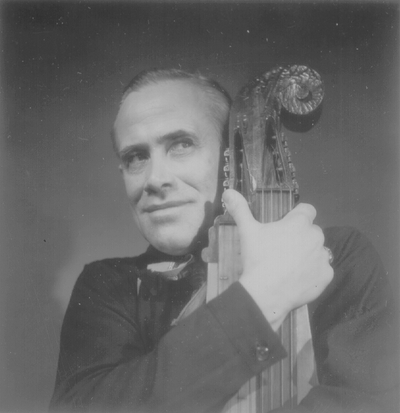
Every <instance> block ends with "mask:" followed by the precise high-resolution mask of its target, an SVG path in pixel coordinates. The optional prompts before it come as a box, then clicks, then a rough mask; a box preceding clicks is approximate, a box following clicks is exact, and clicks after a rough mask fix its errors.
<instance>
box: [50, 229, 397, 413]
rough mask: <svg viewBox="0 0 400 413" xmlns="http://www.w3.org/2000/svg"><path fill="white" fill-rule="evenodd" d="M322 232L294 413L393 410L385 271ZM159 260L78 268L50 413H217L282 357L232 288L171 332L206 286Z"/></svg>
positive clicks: (337, 233) (255, 312)
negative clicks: (322, 268) (303, 391)
mask: <svg viewBox="0 0 400 413" xmlns="http://www.w3.org/2000/svg"><path fill="white" fill-rule="evenodd" d="M325 237H326V242H325V244H326V245H327V246H328V247H329V248H330V249H331V250H332V251H333V254H334V257H335V259H334V263H333V265H334V270H335V275H334V279H333V281H332V282H331V284H330V285H329V286H328V288H327V289H326V290H325V291H324V293H323V294H322V295H321V296H320V297H319V298H318V299H317V300H316V301H315V302H313V303H311V304H310V305H309V311H310V317H311V327H312V333H313V342H314V350H315V355H316V361H317V367H318V378H319V382H320V385H318V386H316V387H314V388H313V389H312V390H311V392H310V393H309V394H308V395H307V396H306V397H305V398H304V400H303V401H302V403H301V405H300V406H299V407H297V408H296V410H295V411H298V412H309V411H310V412H311V411H312V412H331V413H339V412H371V413H377V412H396V411H398V400H397V395H398V382H399V380H398V374H399V366H398V353H397V347H398V340H397V339H398V331H397V327H398V325H397V321H394V320H395V318H394V315H395V310H394V307H393V300H392V294H391V291H390V285H389V284H388V281H387V278H386V273H385V271H384V269H383V267H382V264H381V262H380V259H379V257H378V256H377V254H376V252H375V251H374V249H373V248H372V246H371V245H370V243H369V242H368V241H367V240H366V239H365V238H364V237H363V236H362V235H360V234H359V233H358V232H356V231H355V230H352V229H348V228H330V229H328V230H326V231H325ZM166 259H170V257H167V256H165V255H164V254H160V253H158V252H155V251H154V250H152V249H150V250H149V251H148V252H147V253H145V254H143V255H141V256H139V257H137V258H124V259H108V260H102V261H98V262H94V263H92V264H90V265H87V266H86V267H85V269H84V271H83V272H82V274H81V275H80V277H79V279H78V281H77V283H76V285H75V288H74V290H73V293H72V297H71V300H70V303H69V307H68V309H67V312H66V315H65V319H64V323H63V327H62V333H61V349H60V358H59V365H58V371H57V379H56V387H55V391H54V395H53V398H52V401H51V410H53V411H77V410H78V411H82V410H84V411H93V412H100V411H105V412H114V411H130V412H151V413H155V412H171V413H179V412H185V413H196V412H198V413H200V412H217V411H220V409H221V408H222V406H223V405H224V403H225V402H226V401H227V400H228V399H229V398H230V397H231V396H232V395H233V394H234V393H235V392H236V391H237V390H238V389H239V388H240V387H241V385H242V384H243V383H244V382H246V381H247V380H248V379H249V378H250V377H252V376H254V375H255V374H257V373H259V372H260V371H262V370H263V369H265V368H267V367H268V366H270V365H272V364H273V363H275V362H276V361H278V360H280V359H281V358H282V357H285V355H286V352H285V350H284V348H283V347H282V346H281V344H280V341H279V338H278V336H277V335H276V334H275V333H274V331H273V330H272V329H271V327H270V326H269V324H268V323H267V321H266V320H265V318H264V317H263V315H262V314H261V312H260V310H259V308H258V307H257V305H256V304H255V303H254V301H253V300H252V298H251V297H250V296H249V295H248V294H247V292H246V291H245V290H244V288H243V287H241V285H240V284H239V283H235V284H233V285H232V286H231V287H229V289H228V290H227V291H225V292H224V293H223V294H221V295H220V296H218V297H217V298H215V299H214V300H212V301H210V302H209V303H207V304H206V305H203V306H202V307H200V308H199V309H197V310H196V311H195V312H194V313H193V314H191V315H190V316H188V317H187V318H185V319H184V320H183V321H182V322H180V323H179V324H178V325H177V326H176V327H171V322H172V320H174V319H175V318H176V317H177V316H178V314H179V312H180V311H181V310H182V308H183V307H184V305H185V304H186V303H187V301H188V300H189V299H190V297H191V296H192V293H193V291H195V290H196V289H197V288H198V287H199V285H200V284H201V283H202V282H203V279H204V264H203V263H201V262H200V260H195V262H194V263H193V264H190V265H189V266H188V267H187V268H185V270H184V273H183V276H182V277H181V278H180V279H179V280H177V281H173V280H167V279H165V278H164V277H162V276H161V275H160V274H159V273H154V272H151V271H149V270H147V269H146V267H147V264H149V263H152V262H158V261H162V260H166ZM138 279H139V280H141V282H140V288H139V289H138ZM138 290H139V292H138ZM260 345H262V346H264V347H266V348H267V349H268V351H267V355H266V357H264V358H263V360H260V357H257V346H260ZM282 411H283V410H282Z"/></svg>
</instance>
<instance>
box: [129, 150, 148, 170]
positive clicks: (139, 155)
mask: <svg viewBox="0 0 400 413" xmlns="http://www.w3.org/2000/svg"><path fill="white" fill-rule="evenodd" d="M148 159H149V155H148V154H147V153H146V152H131V153H128V154H126V155H125V156H124V158H123V160H122V163H123V165H124V168H125V169H126V170H127V171H128V172H129V173H139V172H141V171H142V169H143V168H144V166H145V165H146V162H147V161H148Z"/></svg>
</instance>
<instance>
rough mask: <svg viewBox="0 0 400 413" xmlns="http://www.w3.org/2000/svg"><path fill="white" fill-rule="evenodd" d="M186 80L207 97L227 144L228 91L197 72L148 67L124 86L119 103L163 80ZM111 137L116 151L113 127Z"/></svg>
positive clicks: (218, 127)
mask: <svg viewBox="0 0 400 413" xmlns="http://www.w3.org/2000/svg"><path fill="white" fill-rule="evenodd" d="M175 80H176V81H178V80H179V81H187V82H188V83H190V84H192V85H195V86H198V87H199V89H201V90H202V91H203V93H204V95H205V97H206V98H207V99H208V102H209V103H208V105H207V107H208V110H209V114H210V116H211V117H212V118H213V119H214V122H215V126H216V127H217V129H218V131H219V132H220V136H221V144H222V145H225V146H227V145H228V127H227V124H228V114H229V108H230V106H231V103H232V100H231V98H230V96H229V94H228V92H227V91H226V90H225V89H224V88H223V87H222V86H221V85H220V84H219V83H218V82H216V81H215V80H213V79H210V78H207V77H205V76H202V75H201V74H199V73H189V72H185V71H184V70H180V69H150V70H145V71H142V72H140V73H138V74H137V75H136V76H135V77H134V78H133V79H132V80H131V81H130V82H129V83H128V85H127V86H126V87H125V89H124V90H123V93H122V99H121V103H120V105H122V104H123V103H124V101H125V99H126V97H127V96H128V95H130V94H131V93H132V92H137V91H139V90H141V89H142V88H143V87H145V86H147V85H150V84H156V83H160V82H163V81H175ZM111 139H112V143H113V147H114V150H115V151H116V152H117V142H116V132H115V128H113V129H112V131H111Z"/></svg>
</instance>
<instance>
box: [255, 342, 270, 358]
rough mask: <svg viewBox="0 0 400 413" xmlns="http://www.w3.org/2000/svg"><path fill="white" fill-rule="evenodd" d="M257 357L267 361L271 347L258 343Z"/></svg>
mask: <svg viewBox="0 0 400 413" xmlns="http://www.w3.org/2000/svg"><path fill="white" fill-rule="evenodd" d="M256 357H257V360H258V361H265V360H267V359H268V357H269V348H268V347H267V346H261V345H257V347H256Z"/></svg>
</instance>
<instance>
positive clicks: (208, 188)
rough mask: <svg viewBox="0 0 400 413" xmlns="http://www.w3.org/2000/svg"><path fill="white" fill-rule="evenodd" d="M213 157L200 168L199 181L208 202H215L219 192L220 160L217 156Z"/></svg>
mask: <svg viewBox="0 0 400 413" xmlns="http://www.w3.org/2000/svg"><path fill="white" fill-rule="evenodd" d="M212 155H213V156H209V157H207V158H206V161H205V162H203V163H202V164H201V165H199V166H198V167H199V171H198V172H199V174H198V181H199V182H200V183H201V186H202V192H203V195H204V197H205V198H206V200H207V201H211V202H214V200H215V197H216V195H217V190H218V171H219V158H217V159H216V158H215V154H212Z"/></svg>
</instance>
